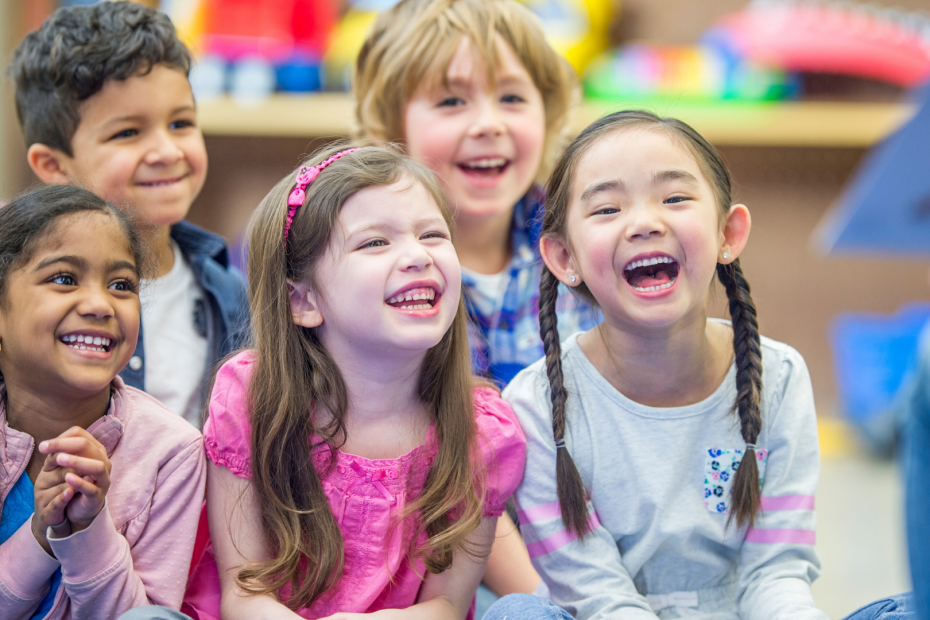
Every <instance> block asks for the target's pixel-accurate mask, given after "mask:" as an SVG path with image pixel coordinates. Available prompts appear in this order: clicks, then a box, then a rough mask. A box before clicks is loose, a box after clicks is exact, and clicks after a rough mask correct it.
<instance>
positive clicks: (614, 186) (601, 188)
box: [581, 179, 626, 202]
mask: <svg viewBox="0 0 930 620" xmlns="http://www.w3.org/2000/svg"><path fill="white" fill-rule="evenodd" d="M625 190H626V186H625V185H624V184H623V181H621V180H619V179H612V180H610V181H601V182H600V183H595V184H594V185H589V186H588V187H587V188H585V190H584V191H583V192H581V201H582V202H586V201H587V200H588V199H589V198H591V197H592V196H594V195H595V194H600V193H602V192H622V191H625Z"/></svg>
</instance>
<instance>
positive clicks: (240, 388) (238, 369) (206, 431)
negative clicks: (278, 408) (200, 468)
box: [203, 351, 255, 478]
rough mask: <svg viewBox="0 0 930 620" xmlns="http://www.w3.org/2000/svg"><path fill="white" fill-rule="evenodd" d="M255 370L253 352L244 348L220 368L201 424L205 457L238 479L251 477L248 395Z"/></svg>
mask: <svg viewBox="0 0 930 620" xmlns="http://www.w3.org/2000/svg"><path fill="white" fill-rule="evenodd" d="M254 369H255V354H254V353H253V352H252V351H243V352H241V353H239V354H237V355H235V356H234V357H232V358H231V359H229V360H227V361H226V363H225V364H223V365H222V366H221V367H220V369H219V371H217V373H216V380H215V381H214V382H213V392H212V393H211V394H210V415H209V417H207V421H206V423H204V425H203V442H204V446H205V447H206V449H207V456H208V457H209V458H210V460H211V461H213V462H214V463H216V464H217V465H222V466H223V467H225V468H227V469H228V470H229V471H231V472H232V473H234V474H235V475H237V476H239V477H240V478H251V477H252V459H251V456H252V426H251V424H250V422H249V407H248V403H249V398H248V397H249V381H251V379H252V371H253V370H254Z"/></svg>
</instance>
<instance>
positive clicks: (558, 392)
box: [539, 110, 762, 534]
mask: <svg viewBox="0 0 930 620" xmlns="http://www.w3.org/2000/svg"><path fill="white" fill-rule="evenodd" d="M633 127H641V128H655V129H658V130H661V131H666V132H669V133H670V134H671V135H672V136H674V137H675V138H676V139H678V140H681V141H682V143H683V145H684V146H686V147H687V148H688V149H689V150H690V151H691V153H692V154H693V155H694V158H695V160H696V161H697V163H698V165H699V166H700V167H701V169H702V171H703V172H704V174H705V175H706V177H707V180H708V182H709V183H710V185H711V188H712V190H713V192H714V199H715V202H716V204H717V207H718V209H719V210H720V217H722V218H724V219H726V217H727V213H728V211H729V209H730V207H731V205H732V204H733V201H732V199H731V182H730V173H729V171H728V170H727V167H726V164H725V163H724V161H723V158H721V157H720V153H718V152H717V149H715V148H714V147H713V146H712V145H711V144H710V143H709V142H707V140H705V139H704V138H703V137H702V136H701V135H700V134H699V133H698V132H696V131H695V130H694V129H693V128H692V127H691V126H689V125H687V124H686V123H683V122H681V121H679V120H677V119H674V118H659V117H658V116H656V115H655V114H653V113H651V112H646V111H643V110H623V111H621V112H615V113H613V114H610V115H608V116H605V117H603V118H601V119H598V120H597V121H595V122H593V123H592V124H591V125H589V126H588V127H587V128H586V129H585V130H584V131H582V132H581V133H580V134H578V136H577V137H576V138H575V139H574V140H572V141H571V143H570V144H569V145H568V146H567V147H566V148H565V151H564V152H563V154H562V156H561V157H560V158H559V160H558V162H557V163H556V166H555V169H554V170H553V172H552V175H551V176H550V177H549V182H548V183H547V185H546V210H545V215H544V216H543V227H542V231H541V235H542V237H544V238H546V237H548V238H554V239H561V240H563V242H564V240H565V238H566V229H567V226H566V213H567V212H568V207H569V205H570V203H571V202H572V188H573V185H574V182H575V176H576V173H577V168H578V162H579V161H580V160H581V158H582V157H583V156H584V154H585V152H586V151H587V150H588V149H589V148H590V147H591V145H592V144H593V143H594V142H596V141H597V140H599V139H600V138H602V137H603V136H605V135H608V134H609V133H611V132H613V131H619V130H624V129H628V128H633ZM717 277H719V278H720V282H721V283H722V284H723V286H724V288H725V289H726V292H727V298H728V299H729V302H730V317H731V319H732V320H733V348H734V352H735V358H736V368H737V373H736V388H737V398H736V403H734V406H733V408H734V410H736V411H737V413H738V415H739V421H740V431H741V434H742V436H743V439H744V440H745V441H746V443H748V444H755V442H756V440H757V439H758V437H759V433H760V431H761V430H762V415H761V398H762V354H761V349H760V342H759V325H758V323H757V321H756V307H755V304H753V301H752V297H750V295H749V284H748V283H747V282H746V278H745V276H744V275H743V271H742V269H740V266H739V261H738V260H737V261H734V262H733V263H731V264H729V265H720V264H718V265H717ZM574 291H575V293H576V294H578V295H580V296H581V297H583V298H584V299H586V300H587V301H589V302H591V303H592V304H597V300H596V299H594V296H593V295H592V294H591V291H589V290H588V288H587V286H585V284H584V282H582V283H581V284H579V285H578V286H576V287H575V289H574ZM557 296H558V281H557V280H556V278H555V277H554V276H553V275H552V274H551V273H549V271H548V269H544V270H543V274H542V281H541V283H540V294H539V308H540V312H539V328H540V329H539V331H540V334H541V336H542V340H543V345H544V348H545V351H546V371H547V374H548V377H549V385H550V390H551V393H552V394H551V398H552V431H553V436H554V437H555V441H556V443H557V444H558V443H559V442H560V441H561V440H562V438H563V437H564V434H565V401H566V400H567V398H568V396H567V394H566V392H565V388H564V387H563V386H562V367H561V360H560V358H559V355H560V349H559V337H558V327H557V325H556V316H555V301H556V298H557ZM556 470H557V471H556V478H557V481H558V493H559V503H560V504H561V509H562V521H563V522H564V523H565V526H566V528H568V529H569V530H574V531H576V532H578V533H579V534H582V533H584V532H587V531H588V530H589V529H590V528H589V525H588V523H587V508H586V504H585V496H584V485H583V484H582V482H581V477H580V476H579V475H578V471H577V469H576V468H575V465H574V463H573V462H572V460H571V455H569V453H568V451H567V450H565V449H564V448H559V449H558V454H557V456H556ZM761 495H762V491H761V488H760V485H759V466H758V463H757V462H756V453H755V450H752V449H748V450H746V453H745V454H744V455H743V459H742V461H741V462H740V465H739V467H738V469H737V472H736V475H735V476H734V479H733V492H732V501H731V511H730V520H731V521H732V520H733V519H736V523H737V525H739V526H743V525H747V524H748V525H749V526H750V527H751V526H752V525H753V523H754V521H755V517H756V513H757V512H758V511H759V506H760V504H761ZM728 523H729V522H728Z"/></svg>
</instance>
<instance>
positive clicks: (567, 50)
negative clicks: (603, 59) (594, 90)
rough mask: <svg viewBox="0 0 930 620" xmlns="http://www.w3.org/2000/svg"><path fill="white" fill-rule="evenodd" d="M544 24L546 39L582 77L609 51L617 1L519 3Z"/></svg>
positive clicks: (538, 0)
mask: <svg viewBox="0 0 930 620" xmlns="http://www.w3.org/2000/svg"><path fill="white" fill-rule="evenodd" d="M520 1H521V2H522V3H523V4H525V5H526V6H527V7H528V8H529V9H530V10H531V11H533V13H535V14H536V15H537V16H538V17H539V19H540V20H541V21H542V25H543V30H544V31H545V32H546V38H547V39H548V40H549V42H550V43H551V44H552V47H554V48H555V49H556V50H557V51H558V52H559V53H561V54H562V55H563V56H565V58H567V59H568V62H570V63H571V64H572V66H574V67H575V70H576V71H578V73H579V74H581V73H582V72H583V71H584V70H585V67H587V66H588V63H590V62H591V61H592V60H593V59H594V58H595V57H596V56H597V55H598V54H600V53H601V52H603V51H604V50H606V49H607V46H608V44H609V38H608V32H609V29H610V24H611V22H612V21H613V19H614V13H615V7H616V6H619V2H618V1H616V0H614V1H612V0H520Z"/></svg>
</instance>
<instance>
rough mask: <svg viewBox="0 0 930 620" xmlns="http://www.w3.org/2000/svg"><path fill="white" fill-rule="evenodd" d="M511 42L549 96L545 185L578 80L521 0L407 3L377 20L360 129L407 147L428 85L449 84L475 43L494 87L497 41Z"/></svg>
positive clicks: (359, 66) (364, 63)
mask: <svg viewBox="0 0 930 620" xmlns="http://www.w3.org/2000/svg"><path fill="white" fill-rule="evenodd" d="M495 35H500V37H501V38H502V39H503V40H504V41H506V42H507V44H508V45H510V47H511V48H512V49H513V51H514V53H515V54H516V56H517V58H518V59H519V60H520V63H521V64H522V65H523V67H524V68H525V69H526V71H527V73H529V75H530V77H531V78H532V80H533V83H534V84H535V85H536V88H537V89H539V92H540V93H541V94H542V99H543V105H544V107H545V113H546V140H545V146H544V150H543V157H542V164H541V166H540V172H539V175H538V178H539V179H544V178H545V177H546V176H547V175H548V171H549V169H550V168H551V165H552V164H553V163H554V162H555V158H556V157H557V156H558V153H559V152H560V151H561V148H562V147H563V146H564V144H565V143H566V142H567V138H568V134H567V130H568V127H567V120H568V112H569V109H570V108H571V105H572V103H573V101H574V100H575V99H576V97H577V82H578V80H577V75H576V74H575V71H574V69H573V68H572V67H571V65H569V64H568V62H567V61H566V60H565V59H564V58H562V56H560V55H559V54H558V52H556V51H555V50H554V49H552V47H551V46H550V45H549V44H548V43H547V42H546V39H545V36H544V35H543V30H542V26H541V25H540V23H539V20H538V19H537V18H536V16H535V15H533V14H532V13H531V12H530V11H529V10H528V9H527V8H526V7H524V6H522V5H520V4H518V3H517V2H515V0H401V1H400V2H398V3H397V4H395V5H394V6H393V7H392V8H390V9H389V10H387V11H384V12H383V13H381V14H380V15H379V16H378V18H377V19H376V20H375V23H374V25H373V27H372V30H371V33H370V34H369V35H368V39H367V40H366V41H365V44H364V45H363V46H362V49H361V51H360V52H359V54H358V60H357V62H356V67H355V74H354V76H353V85H352V90H353V92H354V94H355V120H356V123H357V127H356V130H355V133H356V137H357V138H358V139H361V140H364V141H367V142H372V143H386V142H396V143H403V142H404V141H405V137H406V133H405V128H404V114H405V110H406V108H407V103H408V102H409V101H410V98H411V97H412V96H413V94H414V92H415V91H416V90H417V88H418V87H419V86H420V85H421V84H422V83H424V82H427V83H429V82H430V81H431V82H433V83H435V84H443V85H445V80H446V68H447V67H448V66H449V62H450V61H451V60H452V56H453V55H454V54H455V51H456V49H457V48H458V45H459V42H460V41H461V39H462V37H463V36H465V37H468V38H469V39H470V40H471V42H472V44H473V46H474V49H475V50H476V52H477V53H478V54H479V56H480V57H481V59H482V60H483V61H484V66H485V67H487V70H488V77H489V79H490V80H491V83H494V78H495V71H494V70H495V68H496V67H497V66H498V64H499V62H498V50H497V44H496V41H495V38H496V36H495Z"/></svg>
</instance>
